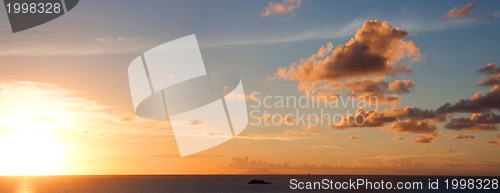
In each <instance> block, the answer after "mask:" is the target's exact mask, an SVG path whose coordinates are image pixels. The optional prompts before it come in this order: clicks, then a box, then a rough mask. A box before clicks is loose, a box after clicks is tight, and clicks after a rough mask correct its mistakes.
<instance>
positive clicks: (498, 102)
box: [437, 63, 500, 113]
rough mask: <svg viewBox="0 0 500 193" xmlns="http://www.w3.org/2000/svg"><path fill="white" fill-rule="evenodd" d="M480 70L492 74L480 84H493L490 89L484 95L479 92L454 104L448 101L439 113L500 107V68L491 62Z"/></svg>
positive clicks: (479, 111) (480, 111) (478, 110)
mask: <svg viewBox="0 0 500 193" xmlns="http://www.w3.org/2000/svg"><path fill="white" fill-rule="evenodd" d="M478 72H480V73H483V74H487V75H490V77H488V78H485V79H483V80H482V81H481V82H480V83H479V85H481V86H493V87H492V88H491V89H490V91H489V92H488V93H486V94H484V95H482V94H481V93H480V92H477V93H476V94H474V95H473V96H472V97H470V98H468V99H460V100H458V101H457V102H455V103H454V104H451V103H446V104H444V105H443V106H441V107H439V108H438V109H437V112H438V113H457V112H458V113H483V112H490V111H491V110H499V109H500V84H498V83H499V81H498V80H499V77H500V74H499V72H500V68H499V67H495V64H493V63H489V64H488V65H486V67H484V68H481V69H480V70H479V71H478Z"/></svg>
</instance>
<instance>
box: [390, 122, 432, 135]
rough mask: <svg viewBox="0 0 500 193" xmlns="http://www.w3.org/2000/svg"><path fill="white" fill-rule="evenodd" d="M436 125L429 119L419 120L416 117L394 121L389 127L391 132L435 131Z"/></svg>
mask: <svg viewBox="0 0 500 193" xmlns="http://www.w3.org/2000/svg"><path fill="white" fill-rule="evenodd" d="M436 129H437V128H436V126H435V125H434V124H432V123H430V122H428V121H419V120H414V119H405V120H400V121H396V122H393V123H392V124H391V126H390V127H389V129H388V130H389V131H390V132H394V133H410V134H413V133H433V132H434V131H436Z"/></svg>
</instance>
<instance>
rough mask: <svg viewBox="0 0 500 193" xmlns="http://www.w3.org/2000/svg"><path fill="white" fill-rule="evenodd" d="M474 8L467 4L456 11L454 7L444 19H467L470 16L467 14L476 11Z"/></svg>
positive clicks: (472, 5)
mask: <svg viewBox="0 0 500 193" xmlns="http://www.w3.org/2000/svg"><path fill="white" fill-rule="evenodd" d="M476 8H477V6H475V5H474V4H472V3H469V4H467V5H465V6H463V7H462V8H460V9H458V8H457V7H454V8H452V9H451V10H450V11H448V13H446V15H445V16H444V17H445V18H448V19H457V18H464V17H469V16H470V14H469V12H470V11H472V10H474V9H476Z"/></svg>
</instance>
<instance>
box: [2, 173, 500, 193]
mask: <svg viewBox="0 0 500 193" xmlns="http://www.w3.org/2000/svg"><path fill="white" fill-rule="evenodd" d="M254 178H255V179H262V180H265V181H269V182H272V184H267V185H264V184H260V185H251V184H247V182H248V181H250V180H251V179H254ZM471 178H473V179H478V178H479V179H486V178H488V179H497V180H498V179H499V177H482V178H481V177H453V176H449V177H446V176H439V177H436V176H356V175H328V176H323V175H310V176H308V175H302V176H294V175H260V176H254V175H202V176H195V175H154V176H51V177H0V193H160V192H161V193H203V192H209V193H233V192H234V193H236V192H242V193H245V192H257V193H267V192H273V193H274V192H497V193H498V192H500V190H499V189H496V190H492V189H490V190H477V188H479V187H480V186H479V185H478V184H475V187H473V186H470V187H473V190H456V189H455V190H454V189H452V184H451V183H452V182H451V180H453V179H471ZM293 179H296V181H293V183H291V180H293ZM324 179H326V180H324ZM357 179H361V180H368V181H369V182H372V183H378V185H380V182H381V181H382V180H383V181H384V182H385V185H387V182H391V183H392V186H396V183H397V182H411V183H413V182H422V185H423V187H422V188H421V189H420V190H394V189H391V190H387V189H385V190H373V189H372V190H367V189H365V186H364V185H363V186H360V189H352V186H351V187H350V188H351V189H350V190H336V189H324V188H328V187H326V186H325V185H324V184H322V185H323V187H321V188H323V189H318V188H320V187H319V184H320V183H321V182H323V181H325V182H326V181H329V180H332V181H333V182H349V180H351V182H352V181H355V180H357ZM447 179H448V181H449V187H448V189H446V183H445V182H444V181H445V180H447ZM429 180H430V181H431V182H435V181H438V183H439V186H438V188H439V189H438V190H429V187H428V186H429ZM300 182H303V183H302V185H303V186H302V185H299V183H300ZM307 182H311V183H309V184H313V183H314V182H317V183H316V190H298V189H295V190H294V189H291V188H294V187H297V188H298V187H299V186H300V187H303V188H307V187H306V185H307V184H308V183H307ZM455 182H456V184H457V185H458V187H457V188H458V189H460V181H458V180H457V181H455ZM483 183H484V182H483ZM407 185H408V186H409V184H407ZM484 185H486V184H483V186H484ZM373 186H377V185H376V184H373ZM490 186H491V185H490ZM345 187H346V188H347V185H345ZM310 188H314V187H310ZM483 188H484V187H483ZM492 188H494V187H492ZM411 189H415V188H414V187H413V188H411Z"/></svg>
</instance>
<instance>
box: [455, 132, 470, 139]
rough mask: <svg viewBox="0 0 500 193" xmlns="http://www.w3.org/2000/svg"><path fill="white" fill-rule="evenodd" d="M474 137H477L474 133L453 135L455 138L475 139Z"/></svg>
mask: <svg viewBox="0 0 500 193" xmlns="http://www.w3.org/2000/svg"><path fill="white" fill-rule="evenodd" d="M474 138H475V137H474V135H471V134H468V133H465V134H458V135H454V136H453V139H474Z"/></svg>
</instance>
